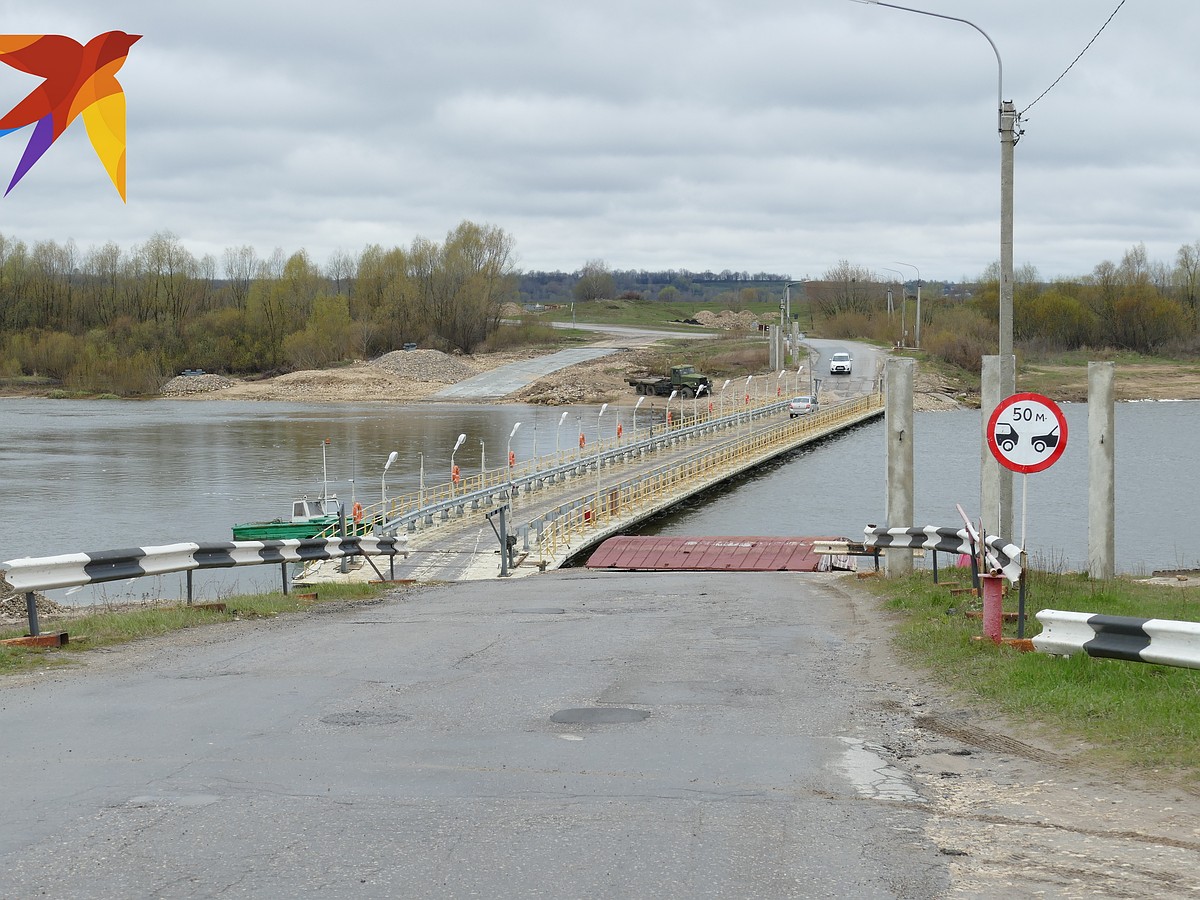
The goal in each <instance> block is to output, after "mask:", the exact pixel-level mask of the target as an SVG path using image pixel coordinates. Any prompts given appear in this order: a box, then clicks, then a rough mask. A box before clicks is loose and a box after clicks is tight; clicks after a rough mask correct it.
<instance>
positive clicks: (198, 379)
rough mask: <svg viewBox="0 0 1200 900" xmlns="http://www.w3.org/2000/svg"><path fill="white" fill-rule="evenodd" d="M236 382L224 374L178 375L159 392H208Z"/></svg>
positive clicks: (168, 395) (176, 394)
mask: <svg viewBox="0 0 1200 900" xmlns="http://www.w3.org/2000/svg"><path fill="white" fill-rule="evenodd" d="M234 383H235V382H234V381H232V380H231V379H229V378H226V377H225V376H223V375H178V376H176V377H175V378H172V379H171V380H170V381H168V382H167V383H166V384H164V385H163V386H162V389H161V390H160V391H159V393H161V394H162V395H163V396H164V397H171V396H175V397H182V396H186V395H188V394H206V393H208V392H209V391H219V390H221V389H222V388H227V387H233V385H234Z"/></svg>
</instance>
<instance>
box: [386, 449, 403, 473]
mask: <svg viewBox="0 0 1200 900" xmlns="http://www.w3.org/2000/svg"><path fill="white" fill-rule="evenodd" d="M399 455H400V454H399V453H397V452H396V451H395V450H393V451H392V452H391V453H389V454H388V458H387V462H385V463H384V464H383V471H385V472H386V471H387V470H388V469H390V468H391V467H392V463H394V462H395V461H396V457H397V456H399Z"/></svg>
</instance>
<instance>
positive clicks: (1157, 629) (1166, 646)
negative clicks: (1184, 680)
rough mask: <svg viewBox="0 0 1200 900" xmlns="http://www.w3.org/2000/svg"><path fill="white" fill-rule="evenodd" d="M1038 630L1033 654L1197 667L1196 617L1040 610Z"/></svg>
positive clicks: (1199, 653)
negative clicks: (1189, 620) (1079, 654)
mask: <svg viewBox="0 0 1200 900" xmlns="http://www.w3.org/2000/svg"><path fill="white" fill-rule="evenodd" d="M1037 620H1038V621H1039V622H1041V623H1042V633H1041V634H1039V635H1038V636H1037V637H1035V638H1034V639H1033V646H1034V649H1036V650H1037V651H1038V652H1039V653H1048V654H1051V655H1052V656H1073V655H1074V654H1076V653H1086V654H1087V655H1088V656H1094V657H1099V658H1103V659H1123V660H1127V661H1129V662H1145V663H1157V664H1158V665H1162V666H1180V667H1183V668H1187V669H1200V622H1185V621H1179V620H1175V619H1139V618H1137V617H1135V616H1105V615H1098V614H1097V615H1094V614H1092V613H1082V612H1064V611H1061V610H1055V609H1043V610H1042V611H1041V612H1039V613H1038V614H1037Z"/></svg>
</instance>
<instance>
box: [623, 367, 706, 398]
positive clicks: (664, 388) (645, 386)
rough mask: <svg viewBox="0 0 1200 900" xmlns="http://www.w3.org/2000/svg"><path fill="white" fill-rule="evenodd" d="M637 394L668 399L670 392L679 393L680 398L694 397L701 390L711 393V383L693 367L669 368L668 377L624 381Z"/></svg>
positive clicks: (643, 377)
mask: <svg viewBox="0 0 1200 900" xmlns="http://www.w3.org/2000/svg"><path fill="white" fill-rule="evenodd" d="M626 380H627V381H628V382H629V383H630V384H631V385H632V386H633V388H634V390H636V391H637V392H638V393H639V394H642V395H644V396H648V397H669V396H671V391H679V394H680V396H682V397H687V398H691V397H695V396H696V395H697V394H698V393H699V392H700V389H701V388H704V390H705V393H708V394H711V393H712V389H713V386H712V382H711V381H709V379H708V376H707V375H701V374H700V373H699V372H697V371H696V367H695V366H671V374H670V375H645V376H641V377H639V378H628V379H626Z"/></svg>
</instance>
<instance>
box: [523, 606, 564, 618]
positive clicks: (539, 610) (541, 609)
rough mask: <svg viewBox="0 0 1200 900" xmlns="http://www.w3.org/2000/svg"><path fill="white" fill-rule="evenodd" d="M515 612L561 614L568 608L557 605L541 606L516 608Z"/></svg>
mask: <svg viewBox="0 0 1200 900" xmlns="http://www.w3.org/2000/svg"><path fill="white" fill-rule="evenodd" d="M513 612H515V613H522V614H527V615H541V616H561V615H562V614H563V613H565V612H566V610H565V609H559V608H558V607H556V606H540V607H537V608H536V609H514V610H513Z"/></svg>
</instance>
